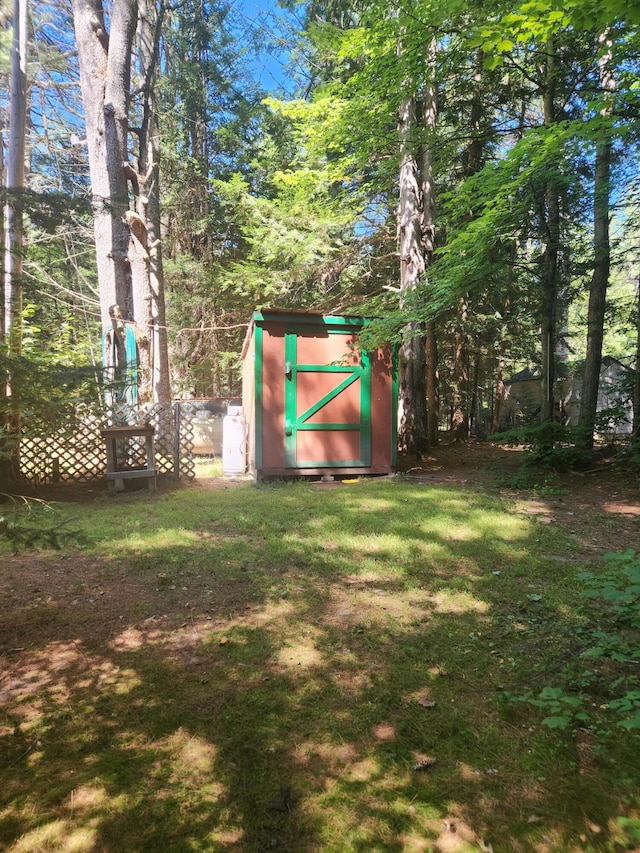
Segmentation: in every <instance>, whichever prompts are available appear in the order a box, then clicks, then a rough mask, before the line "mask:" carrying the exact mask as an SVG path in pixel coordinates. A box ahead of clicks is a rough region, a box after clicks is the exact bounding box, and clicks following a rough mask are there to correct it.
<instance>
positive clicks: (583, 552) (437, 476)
mask: <svg viewBox="0 0 640 853" xmlns="http://www.w3.org/2000/svg"><path fill="white" fill-rule="evenodd" d="M521 462H522V452H521V451H520V450H518V449H507V448H498V447H493V446H492V445H488V444H484V443H483V444H480V443H470V444H462V445H461V444H442V445H441V446H440V447H438V448H436V449H434V450H433V451H432V452H430V453H429V454H428V455H427V456H425V457H424V458H422V459H419V460H417V459H408V458H406V459H401V460H400V464H399V466H398V467H399V471H400V474H399V476H403V477H408V478H416V479H420V480H421V481H425V482H427V483H432V484H433V485H438V486H442V485H444V486H448V485H451V486H456V487H460V486H462V487H464V486H467V485H468V486H469V487H472V488H474V489H475V488H480V489H482V490H486V491H488V492H491V493H493V494H501V495H503V496H504V498H505V499H506V500H507V501H509V502H510V503H511V504H512V505H513V506H514V508H515V511H516V512H518V513H523V514H526V515H530V516H534V517H536V518H537V519H538V521H539V522H540V523H543V524H552V525H558V526H559V527H560V528H562V529H564V530H565V531H566V533H567V534H568V535H569V536H570V537H571V538H572V539H573V540H574V542H575V548H574V549H573V554H572V559H573V560H575V559H580V558H582V559H584V560H590V559H594V558H597V557H599V556H601V555H602V554H604V553H607V552H608V551H624V550H627V549H629V548H631V549H633V550H640V475H639V474H638V472H637V471H636V472H632V471H629V470H625V469H621V467H620V466H619V464H617V463H616V462H615V461H614V460H602V461H600V462H598V463H596V464H594V467H593V468H592V469H591V470H589V471H587V472H584V473H567V474H562V475H557V476H555V477H553V478H552V479H550V478H549V477H545V476H544V475H542V474H541V475H540V482H539V483H538V482H536V485H535V488H529V489H517V488H514V487H513V485H512V484H513V482H515V481H516V480H517V478H518V475H517V472H518V470H519V466H520V464H521ZM236 485H237V483H234V481H230V480H228V479H225V478H224V477H219V478H206V479H196V480H195V481H194V482H192V483H188V484H184V483H181V484H177V483H175V482H174V481H171V480H161V481H160V484H159V492H160V493H161V494H162V493H167V492H171V491H175V490H176V489H182V488H189V489H193V488H203V487H204V488H207V489H224V488H234V487H235V486H236ZM318 485H319V486H320V487H324V486H323V485H321V484H318ZM335 485H336V486H338V484H335ZM144 493H145V495H146V485H145V486H144ZM38 497H39V498H41V499H43V500H47V501H59V502H69V501H73V502H78V503H81V504H82V503H89V502H92V501H96V500H111V499H113V500H118V499H120V498H119V497H118V496H116V497H115V498H107V497H106V489H105V486H104V485H103V484H102V483H90V484H80V485H77V484H76V485H67V486H58V487H57V488H55V489H53V488H51V489H47V490H43V491H41V492H39V494H38ZM125 499H126V498H125ZM552 558H553V559H557V560H558V561H559V562H560V561H566V560H567V559H568V558H565V557H562V556H553V557H552ZM6 559H7V560H8V565H7V566H6V568H8V569H9V571H8V572H3V573H1V574H0V600H3V601H4V602H5V606H6V605H7V604H10V605H11V607H12V609H13V612H14V613H16V615H17V614H19V612H20V610H21V608H24V607H28V608H32V607H38V606H45V604H46V602H48V601H49V602H50V601H52V600H53V601H57V602H59V603H64V604H66V605H73V603H74V601H78V600H81V601H82V603H83V604H86V603H87V602H88V603H89V606H90V607H93V606H95V608H96V610H99V612H100V613H101V615H102V622H101V624H102V625H103V627H104V629H105V631H107V633H109V631H111V630H112V629H113V625H111V627H109V625H110V623H111V622H112V621H114V620H115V621H116V622H118V621H121V620H122V618H126V617H127V616H132V617H133V616H134V614H133V613H132V611H131V606H132V602H133V601H135V600H136V599H137V598H138V596H139V595H144V597H145V601H146V602H147V604H148V605H149V606H150V607H151V608H152V609H153V602H151V601H149V597H150V596H151V597H153V595H154V590H153V588H152V587H151V586H150V585H148V584H147V585H145V586H144V589H142V588H140V589H136V584H137V582H136V580H135V579H134V578H132V577H130V576H129V575H128V573H127V570H126V566H124V565H123V566H122V567H121V571H119V570H116V571H113V567H111V568H110V570H109V573H108V579H107V578H106V577H105V571H104V566H103V565H102V563H101V562H100V561H99V560H94V559H92V558H91V557H87V556H86V555H83V554H82V552H79V553H78V552H74V551H67V552H65V553H61V554H60V556H59V557H56V556H55V555H51V553H49V554H46V555H39V554H38V553H33V552H20V553H18V554H17V555H13V556H10V557H8V558H6ZM194 592H196V591H195V590H194V591H192V595H193V593H194ZM176 595H177V597H176V602H177V600H178V598H179V595H178V593H176ZM160 599H161V601H162V603H161V604H160ZM168 603H169V602H168V601H167V594H166V591H162V592H161V593H160V595H159V602H158V606H159V607H162V608H163V612H164V613H165V614H167V604H168ZM234 604H237V606H238V607H239V608H241V607H242V606H243V604H242V602H241V601H240V600H238V602H236V603H234V602H232V601H227V602H226V606H227V608H230V609H231V610H233V608H234ZM178 609H179V608H178ZM168 615H169V614H168ZM17 618H18V617H17ZM180 618H182V616H180ZM45 623H46V620H45ZM92 630H93V631H94V632H95V631H96V630H98V633H99V632H100V629H99V627H98V628H97V627H96V626H95V625H94V628H93V629H92ZM17 633H18V634H19V633H20V631H18V632H17ZM36 639H37V638H34V640H36ZM94 639H96V637H95V634H94ZM18 645H20V644H18Z"/></svg>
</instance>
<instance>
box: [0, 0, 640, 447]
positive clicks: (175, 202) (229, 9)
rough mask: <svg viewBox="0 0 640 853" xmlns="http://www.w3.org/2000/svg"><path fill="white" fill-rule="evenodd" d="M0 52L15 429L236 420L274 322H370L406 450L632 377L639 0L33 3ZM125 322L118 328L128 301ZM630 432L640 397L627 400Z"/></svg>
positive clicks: (6, 403)
mask: <svg viewBox="0 0 640 853" xmlns="http://www.w3.org/2000/svg"><path fill="white" fill-rule="evenodd" d="M0 9H1V24H2V26H1V30H0V75H1V77H2V84H0V129H1V144H0V153H1V154H2V156H1V158H0V162H1V163H2V171H3V180H2V186H3V195H4V199H3V202H4V204H3V221H2V223H1V225H2V227H1V228H0V232H1V233H2V234H3V246H1V247H0V250H1V251H0V257H1V258H2V262H3V269H2V270H1V271H0V273H1V275H0V282H2V287H3V294H2V296H3V298H2V299H1V300H0V305H1V306H2V309H1V310H2V312H3V313H2V322H1V324H0V335H1V336H2V337H1V339H0V358H1V359H2V365H1V366H2V368H3V370H4V372H5V374H6V376H7V379H8V387H9V389H10V393H9V396H3V397H2V418H3V420H2V424H1V425H0V430H2V436H3V437H4V438H5V440H6V439H7V437H9V438H10V436H11V432H12V430H14V431H15V430H16V423H17V418H18V417H19V416H20V417H21V418H22V422H23V423H24V422H25V421H28V418H29V417H36V416H38V417H39V416H41V415H42V414H43V413H44V414H45V415H46V412H47V411H50V410H52V409H54V408H55V407H56V406H59V405H60V404H61V403H62V402H64V401H65V400H78V399H80V398H82V397H86V398H88V399H99V398H100V390H99V386H100V384H101V382H102V380H103V376H102V373H101V370H100V365H101V362H102V345H101V339H102V335H103V331H104V329H109V328H110V327H111V326H113V327H114V328H115V325H116V324H117V323H118V322H120V323H128V324H131V325H133V326H135V328H136V335H137V341H138V347H139V349H140V351H141V353H144V352H146V353H147V363H146V364H145V363H144V358H143V359H142V364H141V376H142V390H141V394H142V399H149V400H151V399H156V400H160V401H166V400H168V399H171V398H175V397H230V396H235V395H237V394H238V392H239V387H240V370H239V362H240V350H241V345H242V340H243V338H244V335H245V332H246V328H247V323H248V320H249V318H250V316H251V313H252V312H253V310H254V309H256V308H267V307H271V308H288V309H290V308H296V309H307V310H317V311H322V312H325V313H333V314H364V315H368V316H372V317H375V318H377V319H376V321H375V322H373V323H372V324H371V326H370V334H369V338H368V340H367V344H368V345H375V344H376V343H378V342H380V341H393V342H395V343H397V344H398V345H399V347H400V418H401V422H400V430H399V442H400V449H401V450H405V451H408V452H415V451H418V452H419V451H420V450H422V449H424V448H425V447H427V446H428V444H429V443H431V444H433V443H435V442H436V441H437V437H438V429H442V428H447V429H448V430H450V432H451V434H452V435H453V436H454V437H455V438H465V437H466V436H467V435H468V434H469V432H470V431H471V430H475V431H476V432H478V433H480V434H488V433H490V432H494V431H495V430H496V429H497V426H498V423H499V420H500V402H501V400H502V394H503V384H504V379H505V378H506V377H507V376H509V375H510V374H513V373H514V372H516V371H517V370H519V369H521V368H525V367H527V368H530V369H532V370H535V371H536V372H537V375H539V376H540V377H541V383H542V389H543V391H542V400H543V402H542V406H541V411H540V412H539V416H540V418H541V419H542V420H543V421H552V420H553V419H554V417H556V413H557V403H558V401H557V392H556V388H557V380H558V379H559V378H562V377H563V376H565V375H568V374H569V373H570V372H576V373H577V374H579V375H581V376H583V377H584V384H583V400H582V414H581V419H582V424H581V426H582V428H583V439H582V440H583V443H584V444H586V445H587V446H589V445H590V444H591V442H592V439H593V434H594V429H596V428H597V419H596V399H597V388H598V376H599V369H600V362H601V357H602V354H603V353H605V354H606V355H609V356H612V357H615V358H618V359H620V360H621V361H622V362H623V363H625V364H627V365H629V366H631V365H633V364H634V363H635V364H636V365H637V364H638V363H640V359H639V357H638V355H639V353H640V318H639V312H638V282H639V281H640V265H639V261H640V258H639V255H640V245H639V241H638V237H639V227H640V207H639V202H640V192H639V191H640V182H639V180H638V178H639V175H638V143H639V138H638V136H639V130H640V124H639V121H638V117H639V107H640V80H639V75H638V69H639V67H640V56H639V51H640V37H639V34H638V24H639V23H640V9H637V8H636V9H634V8H632V7H630V4H628V3H627V2H624V0H606V2H595V1H594V0H564V2H558V0H528V2H523V3H516V4H514V3H509V4H507V3H505V2H502V0H491V2H485V1H484V0H478V1H477V2H475V0H474V2H464V3H462V2H458V0H444V2H442V0H441V2H439V3H437V4H436V3H434V2H432V0H415V2H398V3H394V4H387V3H383V2H373V3H371V2H367V3H363V2H357V1H356V2H351V1H350V0H318V2H315V0H311V1H310V2H307V3H299V4H298V3H295V2H294V1H293V0H282V3H281V5H280V6H279V7H277V8H275V7H274V8H273V9H269V10H267V9H266V8H260V7H258V6H252V5H251V4H248V3H247V4H244V5H239V4H235V5H234V4H233V3H223V2H206V0H205V2H195V0H184V2H180V3H176V4H171V3H168V2H165V0H156V2H152V0H139V2H135V0H113V2H111V3H107V2H104V3H103V2H102V0H73V2H68V3H67V2H55V3H52V2H47V0H29V2H28V3H27V0H15V2H14V4H13V5H10V4H9V3H6V2H5V3H4V4H3V6H2V7H0ZM116 304H117V305H118V312H119V314H116V313H114V310H113V306H114V305H116ZM626 393H627V394H628V396H633V397H634V398H635V413H636V415H635V423H634V424H633V428H634V430H635V432H636V433H637V431H638V427H639V423H640V421H639V419H640V383H639V381H638V372H637V371H636V373H635V383H634V385H633V387H629V388H627V390H626Z"/></svg>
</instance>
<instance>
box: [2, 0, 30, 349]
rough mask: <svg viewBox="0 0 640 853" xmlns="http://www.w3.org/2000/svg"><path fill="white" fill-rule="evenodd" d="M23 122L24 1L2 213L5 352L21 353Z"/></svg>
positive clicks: (19, 6)
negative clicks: (3, 229) (4, 202)
mask: <svg viewBox="0 0 640 853" xmlns="http://www.w3.org/2000/svg"><path fill="white" fill-rule="evenodd" d="M26 123H27V0H14V7H13V42H12V46H11V83H10V95H9V147H8V153H7V169H6V187H7V203H6V207H5V214H4V224H5V229H6V236H5V262H4V281H5V284H4V333H5V340H6V343H7V345H8V348H9V352H11V353H13V354H14V355H20V353H21V352H22V268H23V259H24V236H23V201H22V192H23V190H24V172H25V170H24V159H25V148H26Z"/></svg>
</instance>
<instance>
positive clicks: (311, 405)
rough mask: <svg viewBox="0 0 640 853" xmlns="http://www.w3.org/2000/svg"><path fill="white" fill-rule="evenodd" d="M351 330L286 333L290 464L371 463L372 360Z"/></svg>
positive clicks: (336, 465) (332, 465) (287, 455)
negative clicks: (355, 346)
mask: <svg viewBox="0 0 640 853" xmlns="http://www.w3.org/2000/svg"><path fill="white" fill-rule="evenodd" d="M351 340H352V333H351V332H341V331H327V330H326V329H325V328H323V329H322V330H321V331H318V332H315V333H314V332H310V331H309V330H305V332H304V333H296V332H287V333H286V334H285V377H286V378H285V413H284V414H285V440H284V445H285V464H286V466H287V467H288V468H316V467H321V468H343V467H367V466H369V465H370V464H371V404H370V401H371V363H370V360H369V357H368V355H367V353H364V352H359V351H355V350H353V349H352V348H350V346H349V344H350V341H351Z"/></svg>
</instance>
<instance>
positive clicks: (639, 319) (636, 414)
mask: <svg viewBox="0 0 640 853" xmlns="http://www.w3.org/2000/svg"><path fill="white" fill-rule="evenodd" d="M635 367H636V372H635V377H634V382H633V436H634V440H635V441H636V442H638V441H640V278H639V279H638V291H637V293H636V365H635Z"/></svg>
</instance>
